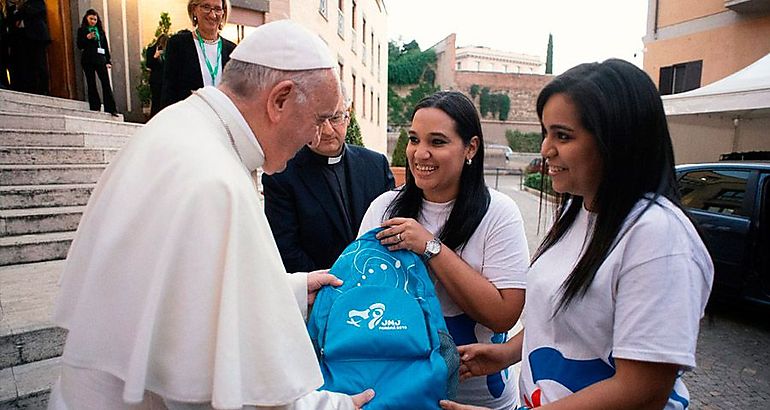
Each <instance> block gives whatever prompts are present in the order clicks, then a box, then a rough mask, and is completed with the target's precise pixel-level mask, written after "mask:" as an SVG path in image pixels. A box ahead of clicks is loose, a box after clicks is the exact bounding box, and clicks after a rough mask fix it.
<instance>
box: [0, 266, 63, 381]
mask: <svg viewBox="0 0 770 410" xmlns="http://www.w3.org/2000/svg"><path fill="white" fill-rule="evenodd" d="M64 263H65V262H64V261H62V260H58V261H50V262H38V263H30V264H24V265H13V266H2V267H0V304H2V308H3V315H2V317H0V369H9V368H11V367H14V366H20V365H24V364H27V363H32V362H36V361H39V360H45V359H48V358H52V357H57V356H60V355H61V353H62V348H63V346H64V339H65V337H66V331H65V330H63V329H61V328H58V327H56V326H55V325H54V324H53V322H52V321H51V312H52V309H53V306H54V302H55V301H56V294H57V293H58V291H59V285H58V282H59V275H60V274H61V270H62V269H63V268H64Z"/></svg>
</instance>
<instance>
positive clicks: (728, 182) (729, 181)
mask: <svg viewBox="0 0 770 410" xmlns="http://www.w3.org/2000/svg"><path fill="white" fill-rule="evenodd" d="M748 178H749V171H739V170H697V171H690V172H686V173H684V174H683V175H682V177H681V178H679V192H680V193H681V195H682V205H684V206H686V207H688V208H693V209H699V210H702V211H707V212H713V213H719V214H728V215H741V216H746V215H747V212H746V211H745V210H744V206H743V198H744V196H745V194H746V181H747V180H748Z"/></svg>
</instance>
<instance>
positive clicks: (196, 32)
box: [195, 29, 219, 45]
mask: <svg viewBox="0 0 770 410" xmlns="http://www.w3.org/2000/svg"><path fill="white" fill-rule="evenodd" d="M195 34H196V35H197V36H198V38H199V39H201V40H203V42H204V43H206V44H212V45H213V44H216V43H218V42H219V35H218V34H217V38H215V39H213V40H209V39H207V38H204V37H203V36H202V35H201V32H200V30H198V29H195Z"/></svg>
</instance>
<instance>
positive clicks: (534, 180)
mask: <svg viewBox="0 0 770 410" xmlns="http://www.w3.org/2000/svg"><path fill="white" fill-rule="evenodd" d="M524 186H528V187H530V188H532V189H536V190H538V191H541V190H542V189H543V175H542V174H541V173H539V172H533V173H531V174H527V175H525V176H524ZM545 192H546V193H547V194H550V195H556V192H554V190H553V184H552V182H551V177H549V176H548V175H546V176H545Z"/></svg>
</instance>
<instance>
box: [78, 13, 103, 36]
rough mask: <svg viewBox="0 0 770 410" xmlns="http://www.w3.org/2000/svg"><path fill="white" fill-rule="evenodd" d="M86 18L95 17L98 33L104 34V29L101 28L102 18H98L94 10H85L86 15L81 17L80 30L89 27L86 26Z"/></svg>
mask: <svg viewBox="0 0 770 410" xmlns="http://www.w3.org/2000/svg"><path fill="white" fill-rule="evenodd" d="M88 16H96V27H97V28H98V29H99V31H100V32H102V33H104V27H102V18H101V17H99V13H97V12H96V10H94V9H88V10H86V14H84V15H83V20H82V21H81V22H80V28H88V27H90V25H89V24H88Z"/></svg>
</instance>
